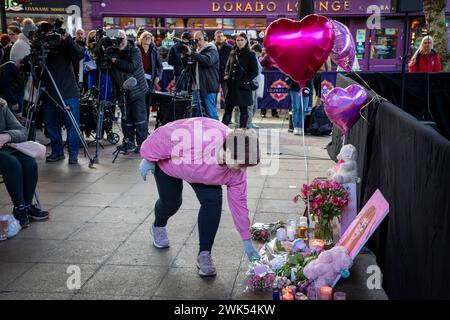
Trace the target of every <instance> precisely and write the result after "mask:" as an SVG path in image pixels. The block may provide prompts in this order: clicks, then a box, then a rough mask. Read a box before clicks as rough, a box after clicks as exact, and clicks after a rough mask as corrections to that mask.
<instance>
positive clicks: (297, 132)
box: [294, 128, 300, 136]
mask: <svg viewBox="0 0 450 320" xmlns="http://www.w3.org/2000/svg"><path fill="white" fill-rule="evenodd" d="M294 135H296V136H299V135H300V129H299V128H294Z"/></svg>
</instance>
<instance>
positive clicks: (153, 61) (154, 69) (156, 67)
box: [138, 31, 163, 120]
mask: <svg viewBox="0 0 450 320" xmlns="http://www.w3.org/2000/svg"><path fill="white" fill-rule="evenodd" d="M154 41H155V38H154V37H153V35H152V34H151V33H150V32H148V31H144V32H142V33H141V35H140V36H139V38H138V48H139V50H141V57H142V65H143V66H144V72H145V77H146V79H147V84H148V86H149V90H148V91H147V95H146V97H145V105H146V107H147V120H148V119H149V118H150V107H151V102H152V101H151V93H152V92H155V87H156V85H158V84H159V81H160V79H161V77H162V73H163V65H162V63H161V57H160V55H159V51H158V48H157V47H156V45H155V43H154Z"/></svg>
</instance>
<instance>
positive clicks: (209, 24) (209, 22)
mask: <svg viewBox="0 0 450 320" xmlns="http://www.w3.org/2000/svg"><path fill="white" fill-rule="evenodd" d="M203 23H204V28H205V29H222V27H223V24H222V19H205V20H204V22H203Z"/></svg>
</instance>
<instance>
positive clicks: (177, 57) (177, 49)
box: [168, 32, 192, 92]
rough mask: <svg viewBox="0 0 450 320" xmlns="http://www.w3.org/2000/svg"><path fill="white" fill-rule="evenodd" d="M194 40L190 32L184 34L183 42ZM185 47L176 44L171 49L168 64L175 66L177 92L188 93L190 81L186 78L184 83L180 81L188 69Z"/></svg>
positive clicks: (182, 36)
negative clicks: (184, 52) (184, 71)
mask: <svg viewBox="0 0 450 320" xmlns="http://www.w3.org/2000/svg"><path fill="white" fill-rule="evenodd" d="M191 39H192V35H191V34H190V33H189V32H183V34H182V35H181V40H184V41H186V42H187V41H189V40H191ZM183 50H184V47H183V46H182V45H180V44H175V45H173V46H172V48H170V51H169V58H168V64H169V65H171V66H173V74H174V80H175V83H177V84H178V86H177V87H176V90H177V92H181V91H187V89H188V79H187V77H185V79H183V81H179V80H180V76H181V73H182V72H183V69H184V68H185V67H186V63H187V61H186V59H185V57H184V54H183Z"/></svg>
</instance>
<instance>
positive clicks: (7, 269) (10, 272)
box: [0, 262, 34, 291]
mask: <svg viewBox="0 0 450 320" xmlns="http://www.w3.org/2000/svg"><path fill="white" fill-rule="evenodd" d="M33 265H34V264H33V263H7V262H0V291H1V290H3V289H4V288H6V286H7V285H8V284H10V283H11V282H13V281H14V280H16V279H17V278H18V277H19V276H21V275H22V274H23V273H25V272H26V271H28V270H29V269H31V267H32V266H33Z"/></svg>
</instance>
